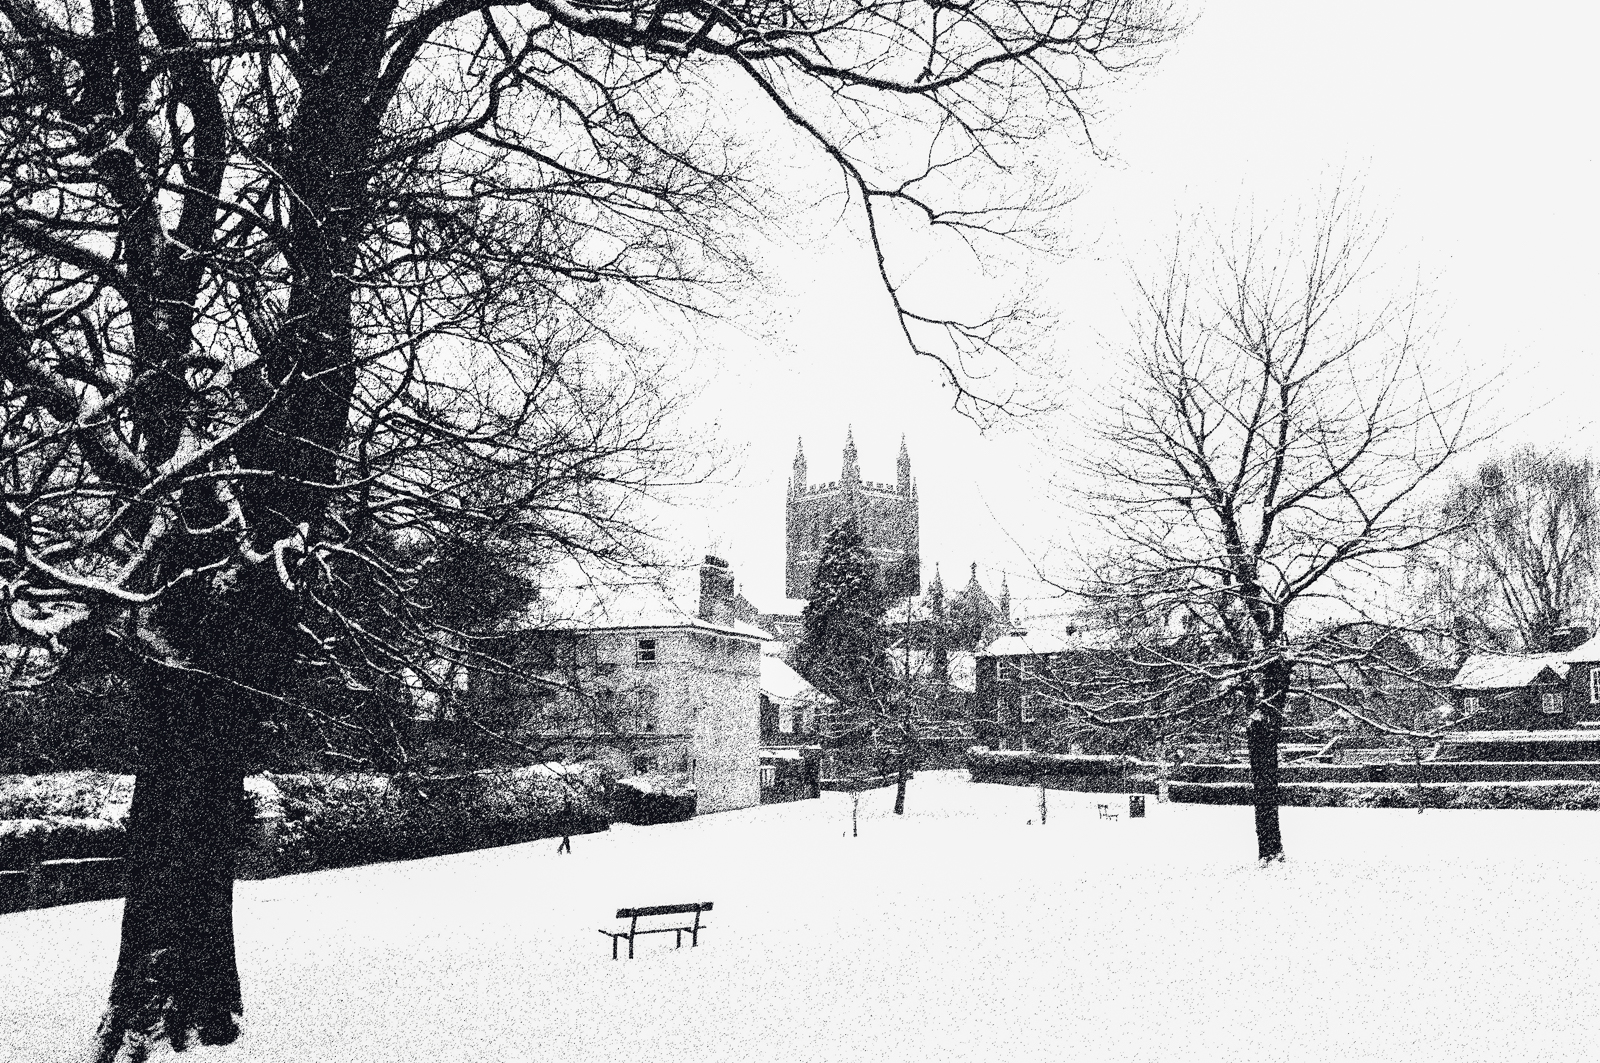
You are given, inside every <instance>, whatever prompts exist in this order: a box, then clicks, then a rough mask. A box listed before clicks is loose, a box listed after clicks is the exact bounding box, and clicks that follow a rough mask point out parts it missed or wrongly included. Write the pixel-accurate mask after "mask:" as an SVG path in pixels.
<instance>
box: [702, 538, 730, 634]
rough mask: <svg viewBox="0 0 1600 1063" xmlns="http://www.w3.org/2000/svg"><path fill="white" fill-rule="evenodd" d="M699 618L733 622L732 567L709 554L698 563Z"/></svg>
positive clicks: (720, 622)
mask: <svg viewBox="0 0 1600 1063" xmlns="http://www.w3.org/2000/svg"><path fill="white" fill-rule="evenodd" d="M700 619H701V620H706V621H709V622H710V623H713V624H731V623H733V569H731V568H730V567H728V563H727V562H726V561H724V560H722V558H720V557H713V556H712V555H710V554H707V555H706V556H705V560H704V561H702V562H701V563H700Z"/></svg>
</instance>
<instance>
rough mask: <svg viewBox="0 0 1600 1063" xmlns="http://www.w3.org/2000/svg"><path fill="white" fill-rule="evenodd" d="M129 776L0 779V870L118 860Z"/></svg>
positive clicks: (94, 773) (129, 792)
mask: <svg viewBox="0 0 1600 1063" xmlns="http://www.w3.org/2000/svg"><path fill="white" fill-rule="evenodd" d="M132 798H133V776H131V775H110V774H107V773H106V772H102V771H60V772H53V773H51V774H49V775H3V776H0V867H10V868H20V867H25V866H27V865H28V863H30V862H31V861H33V860H65V859H76V858H81V857H91V856H121V855H122V850H123V845H124V841H125V839H126V838H127V829H126V828H127V818H128V803H129V801H131V800H132Z"/></svg>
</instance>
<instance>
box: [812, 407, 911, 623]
mask: <svg viewBox="0 0 1600 1063" xmlns="http://www.w3.org/2000/svg"><path fill="white" fill-rule="evenodd" d="M785 509H786V514H785V521H784V526H785V532H786V537H787V538H786V541H787V544H788V550H787V565H786V567H785V579H784V587H785V590H786V593H787V594H788V596H789V597H790V598H810V597H811V583H812V580H813V579H814V578H815V577H816V574H817V562H818V561H820V560H821V558H822V544H823V543H824V542H825V541H826V540H827V538H828V533H829V532H831V531H833V529H834V528H837V527H838V526H839V525H841V524H843V523H844V522H845V521H847V520H851V519H854V520H855V522H856V529H857V530H858V531H859V532H860V533H861V541H862V543H863V545H865V546H866V548H867V551H868V552H869V553H870V554H871V555H872V559H873V560H874V561H876V562H877V563H878V572H879V578H880V580H881V581H882V584H883V586H884V588H885V590H886V591H887V592H888V594H889V595H890V597H895V598H903V597H907V596H909V595H914V594H920V593H922V568H921V562H920V559H919V549H920V546H919V539H920V537H919V531H918V524H917V485H916V482H915V481H914V480H912V479H911V455H910V453H909V452H908V451H907V450H906V441H905V437H904V436H902V437H901V439H900V457H899V459H898V461H897V463H896V476H895V482H894V483H892V484H887V483H874V482H872V481H869V480H863V479H862V478H861V463H860V460H859V459H858V458H857V456H856V440H855V433H854V431H849V432H847V433H846V435H845V444H844V463H843V466H842V468H841V469H840V472H839V479H838V480H837V481H834V482H832V483H822V484H816V485H811V484H808V483H807V482H806V455H805V443H804V441H803V440H802V441H801V442H800V445H799V446H798V447H796V449H795V455H794V472H793V475H792V476H791V477H790V480H789V497H788V500H787V503H786V506H785Z"/></svg>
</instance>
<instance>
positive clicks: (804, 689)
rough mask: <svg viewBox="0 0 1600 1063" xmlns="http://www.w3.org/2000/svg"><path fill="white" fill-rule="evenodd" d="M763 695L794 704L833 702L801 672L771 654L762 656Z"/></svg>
mask: <svg viewBox="0 0 1600 1063" xmlns="http://www.w3.org/2000/svg"><path fill="white" fill-rule="evenodd" d="M761 693H763V694H765V695H766V696H767V697H769V698H771V699H772V700H773V701H780V702H783V703H785V704H794V703H795V702H801V701H818V702H825V703H826V702H832V701H833V699H832V698H830V697H829V696H828V695H826V694H824V693H823V692H822V691H820V690H818V689H817V688H816V687H814V686H812V685H811V684H810V683H808V682H806V680H805V677H804V676H802V675H801V674H800V673H799V672H797V671H795V670H794V669H793V668H790V667H789V666H788V665H787V664H785V663H784V662H783V661H782V660H780V659H779V658H777V657H774V656H772V655H771V654H766V653H763V654H762V655H761Z"/></svg>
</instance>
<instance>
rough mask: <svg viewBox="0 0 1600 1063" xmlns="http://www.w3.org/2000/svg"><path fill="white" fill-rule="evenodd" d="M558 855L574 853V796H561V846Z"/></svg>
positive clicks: (557, 849) (558, 848)
mask: <svg viewBox="0 0 1600 1063" xmlns="http://www.w3.org/2000/svg"><path fill="white" fill-rule="evenodd" d="M556 852H558V853H571V852H572V795H571V794H563V795H562V796H561V844H560V845H559V846H558V847H557V848H556Z"/></svg>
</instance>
